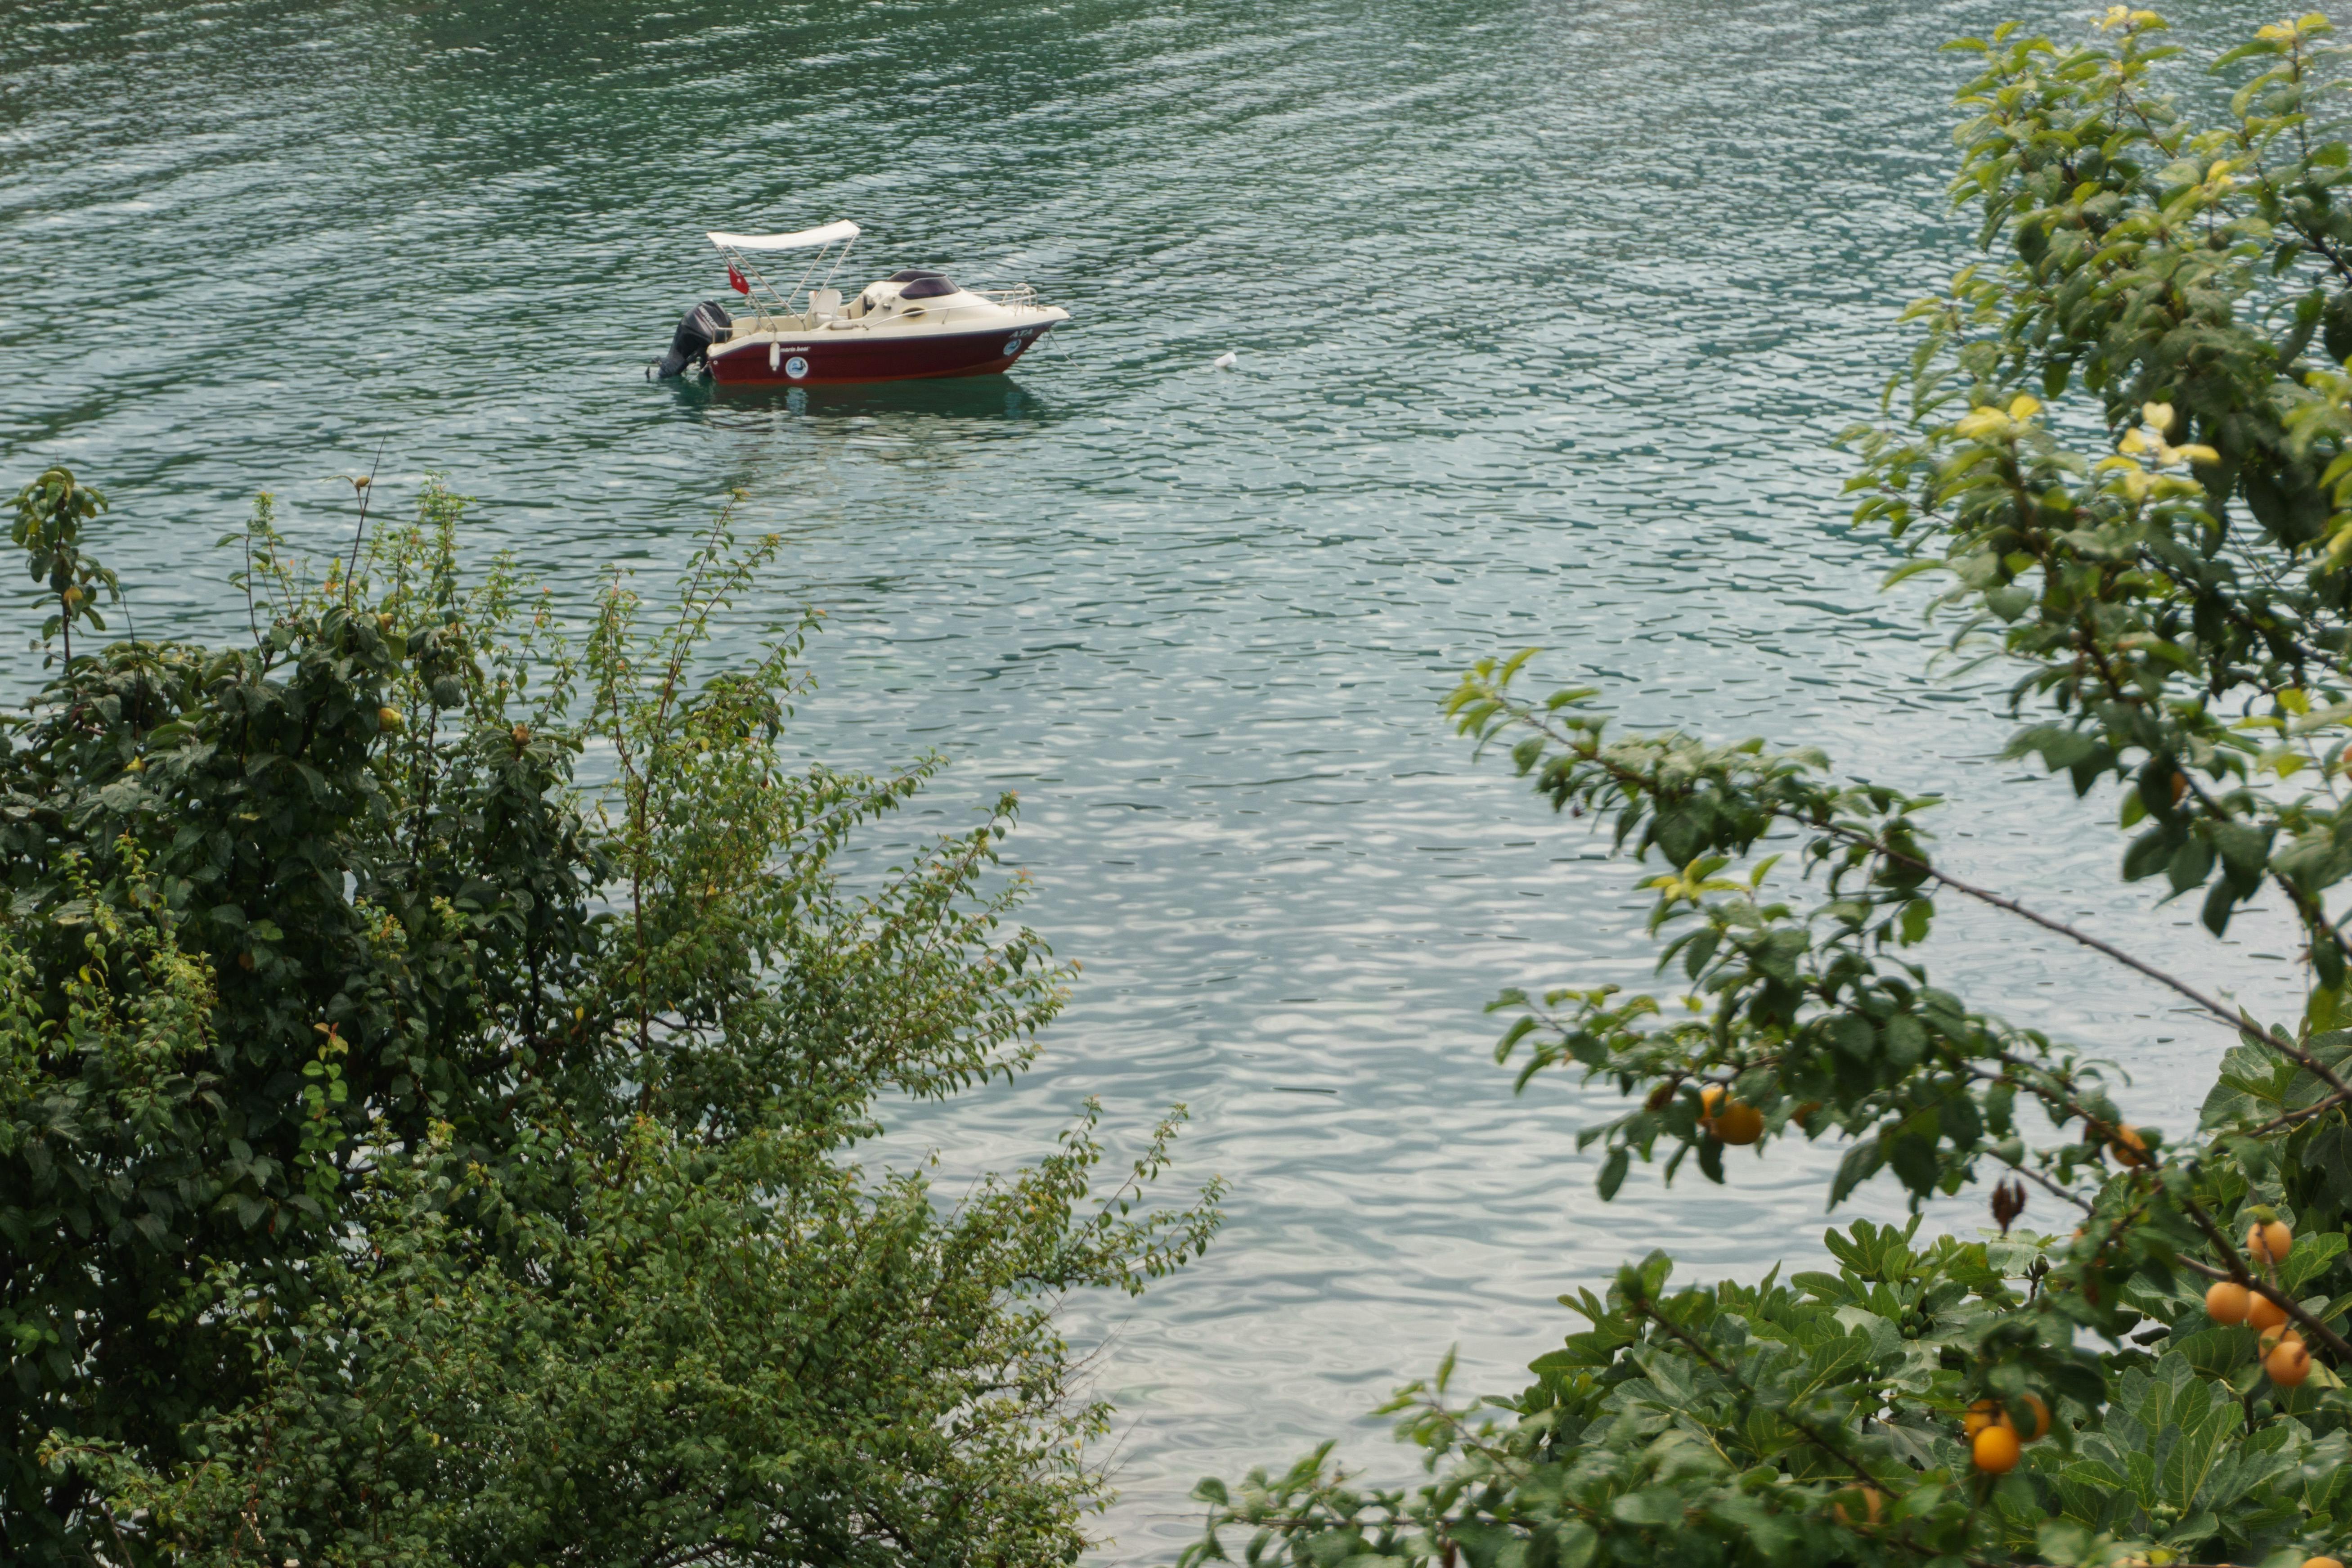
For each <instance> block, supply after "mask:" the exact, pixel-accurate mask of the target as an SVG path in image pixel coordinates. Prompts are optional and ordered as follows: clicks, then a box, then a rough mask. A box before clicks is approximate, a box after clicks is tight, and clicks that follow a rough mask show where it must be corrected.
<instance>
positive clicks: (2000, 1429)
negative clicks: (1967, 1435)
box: [1969, 1423, 2025, 1476]
mask: <svg viewBox="0 0 2352 1568" xmlns="http://www.w3.org/2000/svg"><path fill="white" fill-rule="evenodd" d="M2024 1452H2025V1450H2024V1449H2023V1448H2022V1447H2021V1446H2020V1445H2019V1443H2018V1441H2017V1430H2016V1428H2015V1427H2012V1426H2008V1425H2007V1424H2005V1423H1995V1424H1994V1425H1992V1426H1988V1427H1986V1428H1985V1429H1984V1430H1983V1431H1981V1432H1979V1433H1978V1434H1977V1435H1976V1439H1975V1441H1973V1442H1971V1443H1970V1444H1969V1458H1972V1459H1974V1460H1975V1461H1976V1467H1977V1468H1978V1469H1979V1470H1982V1471H1984V1472H1985V1473H1986V1474H1987V1475H1992V1476H2005V1475H2007V1474H2009V1472H2010V1471H2011V1470H2013V1469H2015V1468H2017V1461H2018V1459H2019V1458H2020V1457H2021V1456H2022V1455H2023V1453H2024Z"/></svg>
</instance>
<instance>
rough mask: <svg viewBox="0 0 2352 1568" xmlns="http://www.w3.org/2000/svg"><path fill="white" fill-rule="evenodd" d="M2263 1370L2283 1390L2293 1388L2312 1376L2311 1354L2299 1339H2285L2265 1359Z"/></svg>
mask: <svg viewBox="0 0 2352 1568" xmlns="http://www.w3.org/2000/svg"><path fill="white" fill-rule="evenodd" d="M2263 1371H2264V1372H2266V1373H2269V1374H2270V1380H2271V1381H2272V1382H2273V1383H2275V1384H2278V1385H2279V1386H2280V1387H2281V1388H2293V1387H2294V1386H2296V1385H2297V1384H2300V1383H2302V1382H2303V1380H2304V1379H2305V1378H2306V1377H2309V1376H2310V1375H2311V1352H2309V1351H2307V1350H2305V1348H2304V1344H2303V1342H2302V1341H2301V1340H2299V1339H2293V1338H2289V1339H2283V1340H2281V1341H2279V1342H2278V1343H2277V1344H2275V1345H2273V1346H2272V1347H2271V1353H2270V1354H2268V1355H2266V1356H2264V1357H2263Z"/></svg>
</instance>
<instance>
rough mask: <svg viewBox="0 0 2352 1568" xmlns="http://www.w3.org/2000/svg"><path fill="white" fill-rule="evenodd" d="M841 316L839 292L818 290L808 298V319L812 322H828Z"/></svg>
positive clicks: (838, 290) (836, 290)
mask: <svg viewBox="0 0 2352 1568" xmlns="http://www.w3.org/2000/svg"><path fill="white" fill-rule="evenodd" d="M839 314H841V290H840V289H818V290H817V291H816V292H815V293H814V294H812V295H810V296H809V318H810V320H811V321H831V320H833V319H834V318H835V316H838V315H839Z"/></svg>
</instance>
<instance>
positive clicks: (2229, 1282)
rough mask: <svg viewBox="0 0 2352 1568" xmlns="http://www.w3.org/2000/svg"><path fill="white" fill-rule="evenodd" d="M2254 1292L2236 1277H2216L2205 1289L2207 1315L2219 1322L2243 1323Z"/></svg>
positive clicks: (2251, 1304)
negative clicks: (2235, 1278)
mask: <svg viewBox="0 0 2352 1568" xmlns="http://www.w3.org/2000/svg"><path fill="white" fill-rule="evenodd" d="M2253 1304H2254V1293H2253V1292H2252V1291H2251V1290H2249V1289H2246V1288H2245V1287H2244V1286H2243V1285H2241V1284H2239V1283H2238V1282H2237V1281H2236V1280H2234V1279H2216V1280H2215V1281H2213V1283H2212V1284H2211V1285H2210V1286H2209V1287H2208V1288H2207V1289H2206V1291H2205V1315H2206V1316H2207V1317H2209V1318H2210V1319H2212V1320H2213V1321H2215V1322H2217V1323H2242V1322H2244V1321H2246V1312H2247V1310H2249V1309H2250V1308H2252V1306H2253Z"/></svg>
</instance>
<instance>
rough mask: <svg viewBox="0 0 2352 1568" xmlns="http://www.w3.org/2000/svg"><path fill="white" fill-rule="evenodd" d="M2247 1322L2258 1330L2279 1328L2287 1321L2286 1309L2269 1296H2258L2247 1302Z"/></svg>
mask: <svg viewBox="0 0 2352 1568" xmlns="http://www.w3.org/2000/svg"><path fill="white" fill-rule="evenodd" d="M2246 1322H2247V1325H2248V1326H2249V1327H2251V1328H2252V1329H2254V1330H2255V1331H2261V1330H2263V1329H2275V1328H2279V1327H2281V1326H2283V1325H2284V1323H2285V1322H2286V1309H2285V1308H2284V1307H2282V1306H2280V1305H2279V1304H2278V1303H2277V1302H2276V1301H2273V1300H2271V1299H2270V1298H2269V1297H2268V1296H2256V1297H2254V1298H2253V1299H2252V1300H2250V1301H2249V1302H2247V1303H2246Z"/></svg>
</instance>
